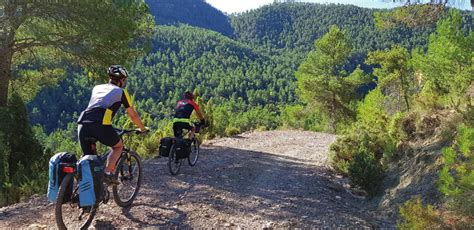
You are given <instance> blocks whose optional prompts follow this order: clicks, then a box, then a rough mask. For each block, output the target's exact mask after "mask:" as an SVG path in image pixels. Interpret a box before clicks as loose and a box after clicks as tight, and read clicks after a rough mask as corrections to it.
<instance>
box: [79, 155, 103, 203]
mask: <svg viewBox="0 0 474 230" xmlns="http://www.w3.org/2000/svg"><path fill="white" fill-rule="evenodd" d="M77 173H78V175H79V206H80V207H86V206H92V205H95V204H96V203H98V202H99V201H101V200H102V197H103V192H104V188H103V177H104V164H103V163H102V161H101V159H100V158H99V157H98V156H97V155H85V156H83V157H81V159H79V162H78V163H77Z"/></svg>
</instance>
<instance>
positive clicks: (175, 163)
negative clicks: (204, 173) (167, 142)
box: [168, 144, 183, 175]
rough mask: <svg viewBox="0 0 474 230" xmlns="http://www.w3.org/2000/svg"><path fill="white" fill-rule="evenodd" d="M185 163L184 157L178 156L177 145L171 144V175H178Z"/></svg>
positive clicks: (169, 161) (169, 167) (169, 158)
mask: <svg viewBox="0 0 474 230" xmlns="http://www.w3.org/2000/svg"><path fill="white" fill-rule="evenodd" d="M181 164H183V161H182V159H178V158H177V157H176V149H175V145H174V144H173V145H171V149H170V154H169V156H168V169H169V170H170V173H171V175H176V174H178V172H179V169H180V168H181Z"/></svg>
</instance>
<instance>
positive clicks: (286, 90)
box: [28, 1, 471, 132]
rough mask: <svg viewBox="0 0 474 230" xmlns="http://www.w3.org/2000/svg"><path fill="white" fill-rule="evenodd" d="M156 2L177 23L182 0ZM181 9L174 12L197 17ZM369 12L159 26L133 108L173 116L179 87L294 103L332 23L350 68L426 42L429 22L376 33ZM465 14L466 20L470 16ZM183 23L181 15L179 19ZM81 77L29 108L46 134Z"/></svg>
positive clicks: (282, 14)
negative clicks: (228, 29) (344, 37)
mask: <svg viewBox="0 0 474 230" xmlns="http://www.w3.org/2000/svg"><path fill="white" fill-rule="evenodd" d="M160 2H161V1H150V8H151V11H152V12H153V13H154V16H155V19H156V21H157V22H158V23H165V24H166V23H171V21H168V22H164V21H160V20H162V19H160V18H168V19H170V20H171V19H173V20H174V18H175V17H174V16H173V17H171V16H169V17H168V16H166V15H175V11H177V9H178V8H179V7H180V6H179V5H180V2H179V1H178V2H175V1H172V2H171V1H169V2H166V1H163V5H165V6H166V7H161V8H157V6H158V5H159V4H160ZM194 5H196V8H193V10H196V11H197V12H201V11H203V15H211V14H212V12H216V10H215V9H213V8H211V7H210V6H209V5H207V4H206V3H203V2H202V1H194V2H193V4H185V6H186V7H190V9H191V8H192V6H194ZM160 6H161V5H160ZM186 7H185V8H186ZM158 9H159V10H158ZM179 9H181V8H179ZM186 9H187V8H186ZM181 10H182V9H181ZM181 12H182V11H179V12H178V13H176V15H178V16H179V15H181V16H182V17H185V16H186V15H196V14H181ZM204 12H207V13H204ZM373 12H374V10H370V9H364V8H359V7H355V6H344V5H318V4H306V3H295V4H272V5H269V6H265V7H262V8H260V9H257V10H252V11H250V12H248V13H243V14H239V15H233V16H231V20H232V26H233V28H234V29H235V34H234V35H233V37H235V38H234V39H232V38H229V37H226V36H223V35H222V34H219V33H216V32H213V31H210V30H206V29H199V28H194V27H191V26H177V27H176V26H158V27H157V29H156V31H155V33H154V36H153V46H152V50H151V52H150V53H148V54H147V55H145V56H144V57H142V58H139V59H138V60H136V61H135V62H134V63H133V64H132V65H131V67H130V68H129V69H130V70H131V73H132V78H131V83H130V91H131V92H132V93H134V94H135V96H136V98H135V100H137V101H139V102H138V103H137V105H138V107H139V108H140V109H143V112H147V113H149V114H150V115H151V116H152V117H153V118H157V119H161V118H164V117H168V116H170V115H171V110H172V107H173V103H174V101H176V100H177V98H178V97H179V94H180V93H181V92H182V91H183V90H194V89H196V90H197V91H198V92H199V93H200V94H201V95H202V96H204V97H203V98H204V100H209V99H211V98H213V100H214V102H215V103H217V104H218V105H219V104H221V103H222V102H225V101H227V102H230V103H231V104H235V103H232V102H237V101H240V102H239V103H238V104H241V106H239V108H237V110H238V111H246V110H248V109H249V108H251V107H254V106H265V105H268V104H273V105H286V104H293V103H295V102H296V95H295V80H296V79H295V77H294V71H296V69H297V67H298V66H299V64H300V63H301V62H302V61H303V59H304V58H305V56H306V54H307V53H308V52H309V50H310V48H311V47H312V45H313V42H314V40H315V39H316V38H318V37H320V36H321V35H323V34H324V33H325V32H327V31H328V29H329V26H331V25H333V24H336V25H339V26H340V27H341V28H344V29H346V31H347V33H348V36H349V38H350V40H351V42H352V43H353V46H354V49H355V52H354V53H353V54H352V56H351V58H350V59H349V62H348V64H346V66H345V68H346V69H347V70H348V71H350V72H351V71H352V70H353V69H354V68H355V67H356V66H357V65H358V64H361V65H362V68H363V69H365V70H366V71H368V72H370V69H371V68H370V67H369V66H368V65H366V64H364V60H365V56H366V54H367V53H368V52H369V51H372V50H376V49H384V48H389V47H390V46H391V45H393V44H401V45H402V46H403V47H406V48H408V49H411V48H413V47H415V46H421V47H425V46H426V41H427V39H428V34H429V33H430V32H431V31H433V27H428V28H416V29H413V28H406V27H398V28H396V29H395V30H386V31H380V30H377V29H376V28H375V26H374V22H373V18H372V16H371V15H372V14H373ZM208 13H209V14H208ZM181 16H179V17H178V18H181ZM222 16H224V15H222ZM466 18H467V20H471V19H470V16H469V15H467V14H466ZM176 20H178V19H176ZM186 20H188V19H186ZM186 20H185V19H179V21H180V22H181V23H186ZM199 21H202V20H200V19H199V20H198V19H193V22H199ZM224 21H225V20H221V19H219V20H217V19H216V20H213V25H221V24H222V23H223V22H224ZM171 24H173V23H171ZM193 25H197V24H193ZM470 25H471V24H469V23H467V24H466V28H465V29H466V30H469V29H470V27H469V26H470ZM203 27H205V28H209V27H208V26H203ZM215 30H216V31H220V30H219V29H215ZM221 33H222V31H221ZM86 78H87V77H85V73H78V74H76V75H74V76H71V77H69V78H68V79H66V80H65V81H64V82H62V83H60V86H59V87H58V88H56V87H53V88H49V89H45V90H43V91H42V92H41V93H40V95H39V96H38V97H36V98H35V100H34V101H33V102H31V103H30V104H29V105H28V106H29V108H30V111H31V112H30V113H31V120H32V123H34V124H40V125H42V126H44V127H45V130H46V131H47V132H51V131H53V130H54V129H56V128H65V127H66V125H67V123H69V122H72V121H74V114H75V113H76V114H78V113H79V112H80V111H81V110H82V109H83V107H84V106H85V104H86V103H87V102H86V101H87V97H88V93H90V92H89V89H90V88H91V87H92V86H93V84H94V82H93V81H92V80H87V79H86ZM59 95H61V96H62V98H64V100H63V101H61V102H60V103H59V104H58V105H56V104H51V103H50V102H51V101H52V100H53V98H57V97H58V96H59ZM63 105H68V106H63ZM249 106H250V107H249ZM234 110H235V109H234ZM45 113H46V114H49V116H48V117H47V118H45V117H44V116H42V114H45Z"/></svg>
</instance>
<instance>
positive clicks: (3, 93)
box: [0, 2, 24, 107]
mask: <svg viewBox="0 0 474 230" xmlns="http://www.w3.org/2000/svg"><path fill="white" fill-rule="evenodd" d="M17 7H18V6H17V5H16V3H13V2H10V3H8V2H7V4H6V5H5V6H4V15H3V21H2V22H1V23H0V26H1V28H2V30H0V107H5V106H7V102H8V87H9V85H10V80H11V79H12V72H11V68H12V58H13V44H14V39H15V33H16V30H17V29H18V27H19V26H20V25H21V23H22V20H24V19H21V20H18V17H17V16H15V13H17Z"/></svg>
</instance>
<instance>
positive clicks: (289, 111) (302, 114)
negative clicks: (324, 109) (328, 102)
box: [279, 105, 328, 132]
mask: <svg viewBox="0 0 474 230" xmlns="http://www.w3.org/2000/svg"><path fill="white" fill-rule="evenodd" d="M279 121H280V123H281V126H282V127H283V128H293V129H304V130H310V131H315V132H321V131H326V129H327V127H328V121H327V119H326V118H325V117H324V115H323V114H321V113H319V111H318V110H315V109H312V108H310V107H308V106H306V107H304V106H302V105H288V106H285V107H283V108H282V109H281V114H280V116H279Z"/></svg>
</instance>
